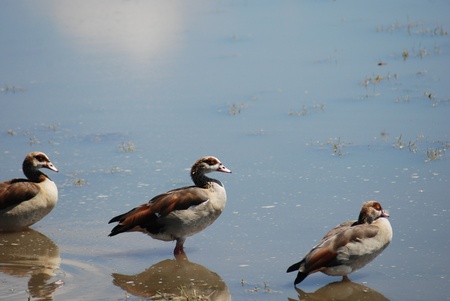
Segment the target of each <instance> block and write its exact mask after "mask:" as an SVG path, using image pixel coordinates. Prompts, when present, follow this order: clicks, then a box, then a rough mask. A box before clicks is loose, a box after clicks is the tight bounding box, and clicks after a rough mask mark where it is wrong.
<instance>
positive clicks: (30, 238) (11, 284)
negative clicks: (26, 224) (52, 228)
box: [0, 229, 63, 300]
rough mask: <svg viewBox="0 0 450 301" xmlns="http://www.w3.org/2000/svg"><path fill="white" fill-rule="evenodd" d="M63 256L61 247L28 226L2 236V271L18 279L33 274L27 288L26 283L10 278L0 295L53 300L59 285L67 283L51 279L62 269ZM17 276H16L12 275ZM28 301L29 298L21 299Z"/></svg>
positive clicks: (0, 250)
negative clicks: (60, 251)
mask: <svg viewBox="0 0 450 301" xmlns="http://www.w3.org/2000/svg"><path fill="white" fill-rule="evenodd" d="M60 263H61V256H60V253H59V248H58V246H57V245H56V244H55V243H54V242H53V241H52V240H50V239H49V238H48V237H47V236H45V235H44V234H42V233H40V232H38V231H35V230H32V229H27V230H24V231H20V232H11V233H2V234H1V235H0V272H1V273H4V274H7V275H10V276H15V277H18V278H24V277H30V279H29V280H28V284H27V286H26V287H22V286H24V285H23V284H22V283H20V284H17V282H15V281H13V280H12V281H10V280H9V279H7V280H6V281H4V282H3V284H2V287H1V289H0V295H2V296H10V298H7V300H9V299H11V298H13V297H12V296H13V295H14V296H15V298H16V297H17V295H20V294H22V293H23V294H29V297H32V298H39V299H40V300H52V299H53V298H52V295H53V293H54V291H55V290H56V288H58V287H60V286H61V285H62V284H63V282H62V281H61V280H57V281H54V282H48V281H49V280H50V279H52V277H53V276H54V275H55V270H56V269H58V268H59V266H60ZM12 279H14V278H12ZM21 300H26V297H24V298H21Z"/></svg>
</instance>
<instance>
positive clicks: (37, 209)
mask: <svg viewBox="0 0 450 301" xmlns="http://www.w3.org/2000/svg"><path fill="white" fill-rule="evenodd" d="M40 168H48V169H50V170H53V171H55V172H58V170H57V169H56V167H55V166H54V165H53V164H52V162H51V161H50V159H49V158H48V157H47V155H45V154H44V153H41V152H32V153H29V154H28V155H27V156H26V157H25V160H24V161H23V165H22V170H23V173H24V174H25V176H26V177H27V179H12V180H9V181H6V182H3V183H0V231H19V230H22V229H24V228H26V227H29V226H31V225H33V224H34V223H36V222H38V221H40V220H41V219H42V218H43V217H44V216H46V215H47V214H48V213H49V212H50V211H51V210H52V209H53V208H54V207H55V205H56V202H57V201H58V188H57V187H56V185H55V183H54V182H53V181H52V180H50V178H49V177H48V176H47V175H46V174H44V173H43V172H41V171H40V170H39V169H40Z"/></svg>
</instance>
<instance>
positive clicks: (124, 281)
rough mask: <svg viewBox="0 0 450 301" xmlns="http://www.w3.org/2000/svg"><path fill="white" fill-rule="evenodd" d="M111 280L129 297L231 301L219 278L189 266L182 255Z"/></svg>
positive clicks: (185, 257)
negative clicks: (134, 273)
mask: <svg viewBox="0 0 450 301" xmlns="http://www.w3.org/2000/svg"><path fill="white" fill-rule="evenodd" d="M112 277H113V283H114V285H116V286H118V287H120V288H122V289H123V290H125V291H127V292H128V293H130V294H132V295H135V296H139V297H144V298H151V299H152V300H167V299H170V300H172V298H177V297H185V298H186V299H188V300H190V299H194V298H198V297H202V296H203V297H208V300H231V295H230V292H229V290H228V287H227V285H226V283H225V282H224V281H223V280H222V278H221V277H220V276H219V275H218V274H216V273H214V272H213V271H211V270H209V269H207V268H205V267H204V266H201V265H199V264H196V263H193V262H190V261H189V260H188V258H187V256H186V255H185V254H183V255H178V256H176V258H175V259H166V260H163V261H160V262H158V263H156V264H154V265H152V266H151V267H149V268H147V269H146V270H145V271H143V272H141V273H139V274H136V275H123V274H118V273H113V274H112ZM195 300H197V299H195ZM202 300H203V299H202Z"/></svg>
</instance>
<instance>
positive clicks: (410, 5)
mask: <svg viewBox="0 0 450 301" xmlns="http://www.w3.org/2000/svg"><path fill="white" fill-rule="evenodd" d="M449 8H450V5H449V4H448V3H447V2H446V1H433V2H425V3H424V2H423V1H397V2H395V3H392V2H388V1H381V2H380V1H378V2H371V3H367V2H364V3H355V2H354V1H302V2H298V1H282V2H280V3H276V4H275V3H272V2H270V1H263V2H261V1H243V2H238V1H220V2H210V1H194V2H190V3H189V5H187V3H184V2H182V1H171V2H166V1H164V2H162V1H159V2H158V1H145V2H144V1H97V2H96V3H95V4H92V3H89V4H87V3H86V4H83V3H82V2H81V3H80V2H76V1H40V2H34V1H3V2H2V9H1V12H0V15H1V18H0V20H1V21H0V22H1V23H0V24H1V25H2V26H0V35H1V37H2V39H1V40H2V44H1V45H2V46H1V47H0V56H1V57H2V58H3V59H2V61H1V68H0V74H1V77H0V78H1V82H0V89H1V91H0V103H1V106H2V109H1V111H0V116H1V118H0V153H1V154H2V156H1V157H0V162H1V163H0V164H1V166H2V168H1V172H0V175H1V178H0V179H1V180H6V179H10V178H13V177H19V176H21V170H20V167H21V163H22V160H23V158H24V157H25V155H26V154H27V153H28V152H30V151H33V150H41V151H44V152H45V153H46V154H47V155H49V157H50V158H51V159H52V161H53V163H54V164H55V165H56V166H57V168H58V169H59V170H60V172H59V173H58V174H54V173H52V174H50V172H49V173H48V174H49V175H50V176H51V178H52V179H53V180H54V181H55V182H56V183H57V185H58V189H59V194H60V195H59V203H58V204H57V207H56V208H55V209H54V210H53V211H52V213H51V214H50V215H48V216H47V217H46V218H45V219H43V220H42V221H40V222H39V223H37V224H35V225H34V226H33V227H32V230H30V231H26V232H24V233H16V234H8V235H6V234H2V235H1V236H0V237H1V238H0V259H1V262H0V267H1V269H0V283H1V285H0V299H3V298H5V299H6V300H26V299H27V297H28V296H29V295H31V296H32V299H33V300H39V299H42V300H140V299H142V298H144V299H148V298H150V297H152V296H153V297H154V298H158V297H159V298H162V297H165V298H168V297H170V296H174V295H175V296H182V295H183V294H188V295H190V296H199V295H201V294H204V295H207V294H212V295H211V299H214V300H229V299H233V300H299V299H302V300H304V299H305V300H312V299H314V298H322V299H324V300H326V299H329V298H330V296H332V297H334V298H337V299H339V298H340V299H341V300H357V299H360V298H362V297H361V295H363V297H366V298H367V299H369V300H386V299H388V300H449V299H450V289H449V287H450V286H449V284H450V283H449V282H450V278H449V274H448V271H449V269H450V261H448V260H447V254H448V253H449V251H450V250H449V249H450V241H449V237H448V233H447V229H448V227H449V226H450V223H449V217H450V214H449V212H450V211H449V209H450V208H449V202H448V198H449V195H450V185H449V178H450V173H449V170H450V163H449V162H450V161H449V157H448V153H446V149H447V147H448V146H449V143H450V137H449V129H450V119H449V118H448V116H450V105H449V104H450V96H449V92H450V90H449V88H448V87H449V85H448V84H449V73H448V66H449V63H450V59H449V54H450V53H449V49H450V48H449V46H450V38H449V35H448V31H449V29H450V20H449V19H448V16H447V14H448V13H447V12H448V9H449ZM406 54H407V55H406ZM204 155H214V156H217V157H218V158H219V159H220V160H221V161H222V162H223V163H224V164H225V165H226V166H227V167H228V168H229V169H231V170H232V171H233V173H232V174H217V175H216V177H217V178H218V179H220V180H221V181H222V182H223V183H224V184H225V186H226V189H227V194H228V203H227V207H226V209H225V211H224V212H223V214H222V216H221V217H220V218H219V219H218V220H217V221H216V222H215V223H214V224H213V225H212V226H211V227H209V228H208V229H206V230H205V231H203V232H201V233H200V234H197V235H196V236H194V237H191V238H189V239H188V240H187V242H186V245H185V247H186V253H187V259H185V260H182V261H180V260H176V259H174V258H173V255H172V250H173V247H174V244H172V243H166V242H160V241H155V240H152V239H150V238H148V237H146V236H144V235H142V234H139V233H129V234H122V235H119V236H116V237H113V238H108V237H107V235H108V234H109V232H110V230H111V228H112V227H111V225H108V224H107V222H108V221H109V219H110V218H111V217H113V216H115V215H117V214H119V213H122V212H125V211H127V210H129V209H131V208H132V207H134V206H136V205H139V204H141V203H144V202H146V201H147V200H149V199H150V198H151V197H152V196H154V195H156V194H158V193H161V192H164V191H167V190H169V189H172V188H175V187H179V186H183V185H190V179H189V177H188V169H189V168H190V166H191V164H192V163H193V162H194V160H196V159H197V158H199V157H201V156H204ZM369 199H376V200H378V201H380V202H381V203H382V205H383V206H384V207H385V208H387V209H388V210H389V212H390V215H391V218H390V221H391V223H392V226H393V229H394V239H393V242H392V243H391V245H390V246H389V247H388V248H387V249H386V250H385V251H384V252H383V254H382V255H381V256H380V257H379V258H377V259H376V260H375V261H373V262H372V263H371V264H369V265H368V266H366V267H365V268H363V269H362V270H360V271H357V272H356V273H354V274H352V275H351V277H350V278H351V279H352V280H353V281H354V282H353V283H350V284H342V283H335V282H336V281H339V280H340V279H339V278H338V277H329V276H326V275H323V274H315V275H311V276H309V277H308V278H307V279H306V280H305V281H304V282H302V283H301V285H300V289H301V290H296V289H295V288H294V287H293V281H294V278H295V275H294V274H286V273H285V271H286V269H287V267H288V266H290V265H291V264H292V263H294V262H296V261H298V260H299V259H300V258H301V257H302V256H303V255H304V254H305V253H306V252H307V251H309V249H310V248H311V247H312V246H313V245H314V244H315V243H317V241H318V240H319V239H320V238H321V237H322V236H323V234H324V233H326V231H327V230H328V229H330V228H331V227H333V226H335V225H337V224H338V223H340V222H342V221H344V220H349V219H354V218H356V216H357V214H358V212H359V209H360V206H361V204H362V203H363V201H365V200H369ZM22 246H24V247H22ZM19 249H20V250H22V251H20V252H23V253H24V255H23V256H21V259H20V260H18V259H17V256H16V254H17V252H19V251H17V250H19ZM45 251H46V252H45ZM171 269H173V270H174V271H176V272H170V271H171ZM155 271H158V273H162V276H160V279H159V280H158V279H156V278H155ZM177 272H178V273H179V274H178V275H176V276H173V277H171V275H173V273H177ZM160 282H161V283H160ZM156 283H158V284H156ZM181 286H186V287H185V289H183V290H180V289H179V288H180V287H181ZM155 287H156V289H155ZM362 292H363V293H362Z"/></svg>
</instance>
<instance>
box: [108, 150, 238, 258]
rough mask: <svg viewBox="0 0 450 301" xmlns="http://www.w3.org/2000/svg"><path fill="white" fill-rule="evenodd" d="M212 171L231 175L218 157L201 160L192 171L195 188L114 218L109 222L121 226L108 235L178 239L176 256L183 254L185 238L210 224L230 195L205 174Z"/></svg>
mask: <svg viewBox="0 0 450 301" xmlns="http://www.w3.org/2000/svg"><path fill="white" fill-rule="evenodd" d="M213 171H220V172H226V173H231V171H230V170H229V169H228V168H226V167H225V166H224V165H223V164H222V163H221V162H220V161H219V159H217V158H215V157H211V156H209V157H203V158H200V159H198V160H197V161H196V162H195V163H194V165H192V168H191V178H192V181H193V182H194V184H195V186H189V187H182V188H178V189H174V190H170V191H168V192H166V193H163V194H160V195H157V196H155V197H154V198H152V199H151V200H150V201H149V202H148V203H146V204H143V205H141V206H139V207H136V208H134V209H132V210H130V211H129V212H127V213H125V214H121V215H118V216H116V217H114V218H113V219H111V220H110V221H109V223H113V222H119V224H118V225H117V226H115V227H114V228H113V229H112V231H111V233H110V234H109V236H114V235H117V234H119V233H122V232H131V231H140V232H143V233H145V234H148V235H150V236H151V237H152V238H155V239H159V240H163V241H172V240H176V246H175V249H174V251H173V252H174V254H182V253H184V251H183V244H184V242H185V240H186V238H187V237H188V236H191V235H194V234H196V233H198V232H200V231H202V230H203V229H205V228H206V227H208V226H209V225H211V224H212V223H213V222H214V221H215V220H216V219H217V218H218V217H219V215H220V214H221V213H222V211H223V209H224V208H225V203H226V200H227V196H226V192H225V188H224V186H223V184H222V183H221V182H220V181H219V180H216V179H211V178H208V177H207V176H206V175H205V174H207V173H210V172H213Z"/></svg>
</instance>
